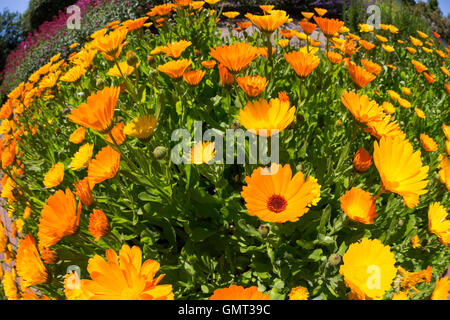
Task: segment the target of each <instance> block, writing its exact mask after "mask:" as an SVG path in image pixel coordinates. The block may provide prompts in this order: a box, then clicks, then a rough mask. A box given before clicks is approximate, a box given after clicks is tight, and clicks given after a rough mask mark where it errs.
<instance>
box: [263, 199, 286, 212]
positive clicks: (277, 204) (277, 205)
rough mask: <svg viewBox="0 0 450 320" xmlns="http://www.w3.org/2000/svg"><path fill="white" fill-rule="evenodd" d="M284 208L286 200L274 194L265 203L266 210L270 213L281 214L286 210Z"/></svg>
mask: <svg viewBox="0 0 450 320" xmlns="http://www.w3.org/2000/svg"><path fill="white" fill-rule="evenodd" d="M286 206H287V201H286V199H285V198H284V197H283V196H280V195H276V194H275V195H273V196H271V197H270V198H269V201H267V208H268V209H269V210H270V211H272V212H276V213H280V212H283V211H284V210H286Z"/></svg>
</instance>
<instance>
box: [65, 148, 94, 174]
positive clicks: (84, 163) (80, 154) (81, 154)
mask: <svg viewBox="0 0 450 320" xmlns="http://www.w3.org/2000/svg"><path fill="white" fill-rule="evenodd" d="M93 150H94V145H93V144H89V143H86V144H85V145H83V146H81V147H80V149H78V151H77V152H76V153H75V154H74V156H73V157H72V162H71V163H70V167H71V169H72V170H79V169H83V168H87V167H88V165H89V161H91V158H92V152H93Z"/></svg>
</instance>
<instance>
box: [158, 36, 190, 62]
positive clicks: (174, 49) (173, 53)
mask: <svg viewBox="0 0 450 320" xmlns="http://www.w3.org/2000/svg"><path fill="white" fill-rule="evenodd" d="M190 45H192V42H190V41H186V40H180V41H175V42H171V43H168V44H167V46H165V47H162V48H161V51H162V52H164V53H165V57H172V58H174V59H178V58H179V57H180V56H181V54H182V53H183V51H184V50H186V48H188V47H189V46H190Z"/></svg>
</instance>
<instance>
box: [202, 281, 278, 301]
mask: <svg viewBox="0 0 450 320" xmlns="http://www.w3.org/2000/svg"><path fill="white" fill-rule="evenodd" d="M209 300H270V297H269V295H267V294H265V293H262V292H260V291H258V287H255V286H253V287H250V288H244V287H241V286H237V285H234V284H233V285H231V286H230V287H229V288H223V289H216V290H214V293H213V295H212V296H211V297H209Z"/></svg>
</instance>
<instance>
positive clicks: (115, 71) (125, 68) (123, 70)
mask: <svg viewBox="0 0 450 320" xmlns="http://www.w3.org/2000/svg"><path fill="white" fill-rule="evenodd" d="M139 64H140V63H138V64H137V66H136V67H138V66H139ZM119 68H120V69H119ZM134 69H135V68H134V67H133V66H130V65H129V64H128V63H127V62H126V61H123V62H119V66H117V64H115V65H114V67H112V68H111V69H109V70H108V72H107V73H106V74H107V75H108V76H111V77H121V76H122V75H123V76H124V77H129V76H130V75H131V74H132V73H133V72H134Z"/></svg>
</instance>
